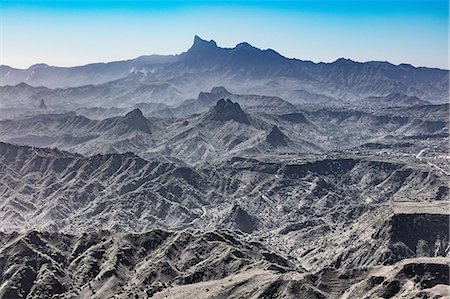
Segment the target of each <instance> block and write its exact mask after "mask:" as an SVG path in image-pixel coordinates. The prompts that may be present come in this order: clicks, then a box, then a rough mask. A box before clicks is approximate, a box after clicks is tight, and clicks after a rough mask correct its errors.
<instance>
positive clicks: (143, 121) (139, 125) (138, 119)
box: [124, 108, 150, 133]
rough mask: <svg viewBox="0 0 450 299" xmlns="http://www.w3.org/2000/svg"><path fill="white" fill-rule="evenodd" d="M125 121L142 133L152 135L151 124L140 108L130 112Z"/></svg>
mask: <svg viewBox="0 0 450 299" xmlns="http://www.w3.org/2000/svg"><path fill="white" fill-rule="evenodd" d="M124 119H125V121H126V122H127V123H128V124H129V125H131V126H132V127H134V128H135V129H138V130H140V131H143V132H146V133H150V122H149V121H148V119H147V118H145V116H144V115H143V114H142V111H141V110H140V109H139V108H136V109H134V110H132V111H130V112H128V113H127V114H126V115H125V117H124Z"/></svg>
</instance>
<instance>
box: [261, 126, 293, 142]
mask: <svg viewBox="0 0 450 299" xmlns="http://www.w3.org/2000/svg"><path fill="white" fill-rule="evenodd" d="M288 140H289V139H288V137H287V136H286V135H284V133H283V132H281V130H280V129H279V128H278V127H277V126H273V127H272V129H270V132H269V134H267V136H266V142H267V143H269V144H271V145H273V146H285V145H287V142H288Z"/></svg>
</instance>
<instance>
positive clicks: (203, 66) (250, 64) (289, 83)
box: [0, 36, 449, 106]
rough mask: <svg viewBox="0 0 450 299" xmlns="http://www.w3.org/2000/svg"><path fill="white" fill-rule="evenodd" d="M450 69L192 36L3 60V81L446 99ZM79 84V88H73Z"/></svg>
mask: <svg viewBox="0 0 450 299" xmlns="http://www.w3.org/2000/svg"><path fill="white" fill-rule="evenodd" d="M448 79H449V71H448V70H442V69H432V68H425V67H419V68H416V67H413V66H411V65H407V64H400V65H393V64H391V63H388V62H365V63H361V62H354V61H351V60H348V59H338V60H336V61H335V62H332V63H313V62H311V61H302V60H298V59H289V58H286V57H284V56H282V55H280V54H279V53H277V52H275V51H274V50H271V49H268V50H260V49H258V48H255V47H253V46H251V45H250V44H248V43H240V44H238V45H237V46H236V47H234V48H221V47H218V46H217V44H216V42H214V41H205V40H203V39H201V38H200V37H198V36H196V37H195V38H194V44H193V46H192V47H191V48H190V49H189V50H188V51H186V52H184V53H181V54H179V55H173V56H155V55H153V56H143V57H140V58H136V59H132V60H127V61H118V62H111V63H107V64H89V65H85V66H79V67H72V68H61V67H52V66H46V65H35V66H33V67H30V68H29V69H26V70H19V69H14V68H11V67H8V66H0V85H2V86H6V85H16V84H19V83H21V82H25V83H27V84H29V85H32V86H40V85H42V86H47V87H49V88H57V87H58V88H67V87H72V91H71V92H79V91H80V90H78V91H77V89H76V88H78V87H81V86H86V87H85V88H84V89H86V90H83V92H86V96H89V97H95V98H96V99H97V101H98V102H99V103H105V104H106V103H108V104H109V106H111V104H115V103H119V102H123V101H124V100H125V101H130V102H134V103H136V102H158V103H166V104H179V103H180V102H181V101H183V100H185V99H188V98H193V97H195V96H196V95H198V93H199V92H201V91H204V90H210V89H211V88H213V87H215V86H227V87H229V88H230V89H232V90H233V91H235V92H237V93H241V94H249V93H253V94H258V95H274V96H279V97H281V98H283V99H286V100H288V101H289V102H292V103H299V102H305V101H306V102H308V101H311V100H312V99H315V100H317V99H318V100H325V99H328V100H329V99H336V100H339V99H343V100H350V101H352V100H357V99H362V98H367V97H372V96H375V97H377V96H387V95H389V94H391V93H404V94H408V95H410V96H416V97H418V98H420V99H422V100H424V101H429V102H432V103H442V102H446V101H447V97H448V87H449V84H448V81H449V80H448ZM74 88H75V89H74Z"/></svg>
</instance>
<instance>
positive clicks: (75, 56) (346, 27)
mask: <svg viewBox="0 0 450 299" xmlns="http://www.w3.org/2000/svg"><path fill="white" fill-rule="evenodd" d="M0 3H1V4H0V5H1V6H0V9H1V22H0V23H1V40H0V43H1V44H0V49H1V61H0V64H6V65H11V66H14V67H21V68H25V67H28V66H30V65H32V64H35V63H47V64H50V65H59V66H73V65H80V64H86V63H90V62H99V61H113V60H122V59H129V58H134V57H137V56H140V55H145V54H177V53H181V52H183V51H185V50H187V49H188V48H189V47H190V46H191V44H192V41H193V37H194V35H195V34H197V35H199V36H200V37H202V38H205V39H208V40H209V39H214V40H215V41H216V42H217V43H218V45H219V46H223V47H233V46H234V45H236V44H237V43H239V42H242V41H246V42H249V43H251V44H253V45H254V46H257V47H259V48H263V49H266V48H272V49H274V50H276V51H278V52H279V53H281V54H282V55H285V56H287V57H295V58H300V59H304V60H312V61H315V62H318V61H325V62H330V61H334V60H336V59H337V58H340V57H345V58H350V59H352V60H357V61H369V60H382V61H390V62H392V63H395V64H399V63H402V62H404V63H410V64H412V65H415V66H430V67H440V68H448V67H447V65H448V64H447V62H448V26H449V16H448V13H449V7H448V6H449V4H448V1H447V0H422V1H420V0H412V1H411V0H410V1H406V0H393V1H388V0H377V1H369V0H359V1H355V0H354V1H339V0H316V1H283V0H281V1H268V0H267V1H264V0H259V1H257V0H253V1H180V0H179V1H170V0H169V1H145V0H141V1H95V0H93V1H64V0H60V1H55V0H53V1H40V0H35V1H33V0H28V1H26V0H25V1H13V0H0Z"/></svg>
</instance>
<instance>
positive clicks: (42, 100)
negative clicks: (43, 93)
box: [38, 99, 47, 110]
mask: <svg viewBox="0 0 450 299" xmlns="http://www.w3.org/2000/svg"><path fill="white" fill-rule="evenodd" d="M38 108H39V109H43V110H46V109H47V105H45V102H44V99H41V102H40V103H39V107H38Z"/></svg>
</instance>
